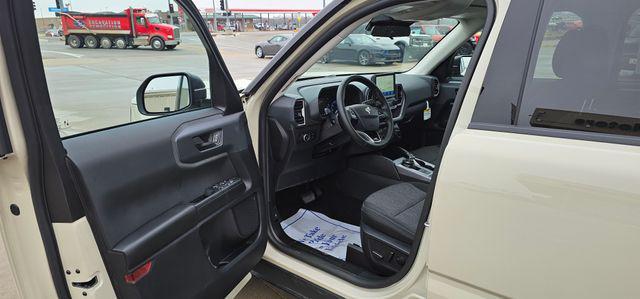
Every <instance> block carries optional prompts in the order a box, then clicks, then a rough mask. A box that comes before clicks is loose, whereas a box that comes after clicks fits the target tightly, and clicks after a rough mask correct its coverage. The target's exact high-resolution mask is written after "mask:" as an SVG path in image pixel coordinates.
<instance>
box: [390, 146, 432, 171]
mask: <svg viewBox="0 0 640 299" xmlns="http://www.w3.org/2000/svg"><path fill="white" fill-rule="evenodd" d="M398 149H399V150H400V151H401V152H402V153H403V155H404V160H402V162H401V163H400V164H402V166H404V167H407V168H411V169H415V170H418V171H420V170H421V169H422V168H427V169H429V170H434V169H435V166H434V165H433V164H431V163H427V162H425V161H422V160H419V159H418V158H416V156H414V155H413V154H412V153H411V152H410V151H408V150H406V149H403V148H401V147H398Z"/></svg>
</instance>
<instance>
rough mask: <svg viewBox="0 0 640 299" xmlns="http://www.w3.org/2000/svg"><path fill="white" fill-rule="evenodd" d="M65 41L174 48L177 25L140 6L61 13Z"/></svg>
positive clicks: (76, 44)
mask: <svg viewBox="0 0 640 299" xmlns="http://www.w3.org/2000/svg"><path fill="white" fill-rule="evenodd" d="M61 16H62V29H63V31H64V36H65V42H66V44H67V45H69V46H70V47H72V48H82V47H87V48H92V49H95V48H98V47H100V48H105V49H110V48H114V47H115V48H118V49H126V48H128V47H132V48H137V47H139V46H151V48H153V49H154V50H160V51H161V50H164V49H174V48H175V47H176V46H178V45H179V44H180V29H179V28H178V27H176V26H173V25H169V24H163V23H162V22H161V21H160V18H159V17H158V15H157V14H154V13H151V12H149V11H147V10H146V9H144V8H128V9H126V10H124V11H123V12H121V13H112V12H101V13H80V12H68V13H61Z"/></svg>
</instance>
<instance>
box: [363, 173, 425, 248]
mask: <svg viewBox="0 0 640 299" xmlns="http://www.w3.org/2000/svg"><path fill="white" fill-rule="evenodd" d="M426 198H427V194H426V193H425V192H423V191H422V190H420V189H418V188H417V187H416V186H414V185H412V184H410V183H399V184H396V185H391V186H389V187H386V188H384V189H382V190H379V191H376V192H375V193H373V194H371V195H369V197H367V199H366V200H365V201H364V204H363V205H362V227H363V233H364V230H365V229H366V228H368V227H371V228H373V229H375V230H377V231H379V232H381V233H383V234H385V235H388V236H390V237H393V238H394V239H397V240H399V241H401V242H404V243H407V244H411V243H412V242H413V239H414V238H415V234H416V230H417V229H418V222H419V220H420V214H421V213H422V210H423V208H424V205H425V200H426Z"/></svg>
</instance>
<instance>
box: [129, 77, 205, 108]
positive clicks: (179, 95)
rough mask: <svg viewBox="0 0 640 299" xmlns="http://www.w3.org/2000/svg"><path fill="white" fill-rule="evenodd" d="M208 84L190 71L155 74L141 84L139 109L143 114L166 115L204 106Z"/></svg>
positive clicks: (138, 94)
mask: <svg viewBox="0 0 640 299" xmlns="http://www.w3.org/2000/svg"><path fill="white" fill-rule="evenodd" d="M207 102H208V103H210V101H208V100H207V89H206V85H205V84H204V82H203V81H202V79H200V78H199V77H197V76H195V75H192V74H189V73H168V74H158V75H153V76H151V77H149V78H147V79H146V80H144V82H142V84H141V85H140V87H139V88H138V91H137V93H136V103H137V106H138V111H140V114H142V115H148V116H152V115H166V114H171V113H175V112H178V111H185V110H192V109H197V108H201V107H204V105H206V104H207Z"/></svg>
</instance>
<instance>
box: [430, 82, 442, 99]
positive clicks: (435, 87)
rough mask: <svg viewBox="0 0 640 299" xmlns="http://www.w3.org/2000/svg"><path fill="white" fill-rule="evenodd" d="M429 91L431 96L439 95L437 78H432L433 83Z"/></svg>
mask: <svg viewBox="0 0 640 299" xmlns="http://www.w3.org/2000/svg"><path fill="white" fill-rule="evenodd" d="M431 92H432V93H433V97H434V98H437V97H438V95H440V81H439V80H438V79H437V78H434V79H433V85H432V86H431Z"/></svg>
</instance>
